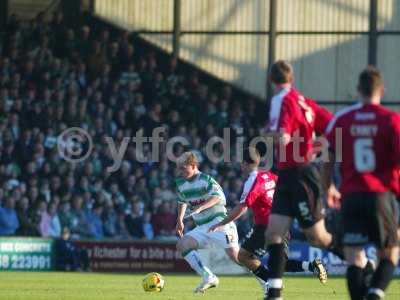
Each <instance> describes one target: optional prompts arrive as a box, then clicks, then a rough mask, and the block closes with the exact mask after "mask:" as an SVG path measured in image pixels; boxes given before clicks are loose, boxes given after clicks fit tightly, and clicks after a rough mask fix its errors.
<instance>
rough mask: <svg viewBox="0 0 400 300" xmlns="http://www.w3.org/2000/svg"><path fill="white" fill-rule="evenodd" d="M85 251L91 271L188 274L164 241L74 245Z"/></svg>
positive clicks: (174, 247) (180, 260) (177, 255)
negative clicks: (155, 271)
mask: <svg viewBox="0 0 400 300" xmlns="http://www.w3.org/2000/svg"><path fill="white" fill-rule="evenodd" d="M76 244H77V245H78V246H80V247H82V248H85V249H86V250H87V251H88V255H89V259H90V267H91V269H92V271H100V272H135V271H136V272H138V271H140V272H148V271H154V270H157V271H159V272H188V271H190V268H189V266H188V264H187V263H186V262H185V261H184V260H183V259H182V257H181V254H180V253H179V252H178V251H176V246H175V243H165V242H159V243H157V242H77V243H76Z"/></svg>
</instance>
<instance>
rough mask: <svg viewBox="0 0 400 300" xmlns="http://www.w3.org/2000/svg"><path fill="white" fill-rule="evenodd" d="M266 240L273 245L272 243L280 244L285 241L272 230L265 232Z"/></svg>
mask: <svg viewBox="0 0 400 300" xmlns="http://www.w3.org/2000/svg"><path fill="white" fill-rule="evenodd" d="M265 240H266V242H267V244H268V245H272V244H280V243H282V242H283V239H282V237H281V236H280V235H279V234H277V233H274V232H272V231H267V232H266V234H265Z"/></svg>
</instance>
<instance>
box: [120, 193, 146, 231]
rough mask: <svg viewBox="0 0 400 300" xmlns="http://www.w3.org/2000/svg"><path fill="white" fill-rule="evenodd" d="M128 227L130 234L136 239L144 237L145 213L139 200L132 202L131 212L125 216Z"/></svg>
mask: <svg viewBox="0 0 400 300" xmlns="http://www.w3.org/2000/svg"><path fill="white" fill-rule="evenodd" d="M125 223H126V228H127V229H128V231H129V233H130V235H131V236H132V237H133V238H135V239H141V238H143V237H144V232H143V226H142V225H143V214H142V207H141V203H140V202H139V201H136V202H134V203H133V204H132V209H131V214H130V215H128V216H126V218H125Z"/></svg>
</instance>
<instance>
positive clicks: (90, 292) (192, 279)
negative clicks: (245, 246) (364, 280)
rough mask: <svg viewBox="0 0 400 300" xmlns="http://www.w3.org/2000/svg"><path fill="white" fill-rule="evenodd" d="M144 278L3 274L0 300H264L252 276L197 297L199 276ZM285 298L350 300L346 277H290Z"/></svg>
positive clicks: (226, 280) (397, 290)
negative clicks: (155, 283) (153, 289)
mask: <svg viewBox="0 0 400 300" xmlns="http://www.w3.org/2000/svg"><path fill="white" fill-rule="evenodd" d="M143 276H144V274H131V275H126V274H98V273H97V274H96V273H52V272H49V273H30V272H1V273H0V299H4V300H31V299H32V300H42V299H43V300H47V299H48V300H50V299H51V300H64V299H65V300H103V299H104V300H125V299H126V300H153V299H155V300H186V299H188V300H190V299H204V300H206V299H210V300H211V299H229V300H247V299H250V300H251V299H262V295H261V289H260V287H259V285H258V283H257V282H256V280H255V279H254V278H252V277H251V276H220V286H219V287H218V288H216V289H211V290H209V291H207V293H206V294H204V295H194V294H193V293H192V289H193V288H194V287H195V286H196V285H197V284H198V283H199V281H200V279H199V277H197V276H195V275H170V274H164V278H165V281H166V284H165V289H164V291H162V292H161V293H145V292H144V291H143V290H142V286H141V284H142V278H143ZM284 284H285V290H284V296H285V299H287V300H289V299H296V300H302V299H304V300H331V299H332V300H334V299H335V300H344V299H348V296H347V291H346V283H345V280H344V278H339V277H337V278H329V280H328V283H327V284H326V285H321V284H320V283H319V281H318V280H317V279H316V278H314V277H307V278H305V277H285V283H284ZM385 299H386V300H399V299H400V279H399V278H397V279H396V280H393V281H392V283H391V285H390V288H389V290H388V291H387V296H386V298H385Z"/></svg>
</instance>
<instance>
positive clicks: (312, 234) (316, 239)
mask: <svg viewBox="0 0 400 300" xmlns="http://www.w3.org/2000/svg"><path fill="white" fill-rule="evenodd" d="M327 234H328V233H327ZM305 235H306V237H307V240H308V241H309V243H310V244H311V245H312V246H314V247H319V248H327V247H328V246H329V244H330V240H332V238H330V237H329V236H328V235H325V232H321V231H318V230H310V231H305Z"/></svg>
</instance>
